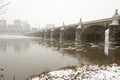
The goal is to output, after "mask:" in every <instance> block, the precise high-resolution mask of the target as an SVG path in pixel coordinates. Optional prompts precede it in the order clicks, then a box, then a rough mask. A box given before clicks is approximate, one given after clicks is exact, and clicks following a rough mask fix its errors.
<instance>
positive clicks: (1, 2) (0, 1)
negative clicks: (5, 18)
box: [0, 0, 10, 15]
mask: <svg viewBox="0 0 120 80" xmlns="http://www.w3.org/2000/svg"><path fill="white" fill-rule="evenodd" d="M9 3H10V2H9V1H7V2H6V1H5V0H0V15H2V14H3V13H5V12H6V10H7V8H6V6H7V5H8V4H9Z"/></svg>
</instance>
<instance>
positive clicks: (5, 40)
mask: <svg viewBox="0 0 120 80" xmlns="http://www.w3.org/2000/svg"><path fill="white" fill-rule="evenodd" d="M77 47H79V48H77ZM106 49H108V48H106ZM104 51H105V50H104V45H103V44H99V45H96V44H92V43H90V44H84V45H75V44H74V43H72V42H68V43H66V42H63V43H61V44H59V43H58V41H54V42H50V41H43V40H40V39H39V38H31V37H25V36H20V35H19V36H18V35H9V36H8V35H0V68H1V69H2V68H3V69H4V70H3V71H0V75H3V76H0V78H1V77H3V78H4V80H13V78H15V80H26V78H27V77H29V76H31V75H34V74H39V73H41V72H44V71H50V70H56V69H60V68H61V67H65V66H73V65H81V64H110V63H114V62H119V61H120V48H112V49H110V50H107V53H105V52H104Z"/></svg>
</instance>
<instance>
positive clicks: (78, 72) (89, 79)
mask: <svg viewBox="0 0 120 80" xmlns="http://www.w3.org/2000/svg"><path fill="white" fill-rule="evenodd" d="M28 80H120V66H117V64H112V65H109V66H104V65H102V66H99V65H83V66H81V67H69V68H64V69H61V70H58V71H51V72H48V73H42V74H41V75H39V77H38V76H36V77H34V78H32V77H31V78H29V79H28Z"/></svg>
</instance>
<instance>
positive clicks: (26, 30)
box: [23, 21, 30, 33]
mask: <svg viewBox="0 0 120 80" xmlns="http://www.w3.org/2000/svg"><path fill="white" fill-rule="evenodd" d="M23 32H24V33H29V32H30V24H28V22H27V21H24V22H23Z"/></svg>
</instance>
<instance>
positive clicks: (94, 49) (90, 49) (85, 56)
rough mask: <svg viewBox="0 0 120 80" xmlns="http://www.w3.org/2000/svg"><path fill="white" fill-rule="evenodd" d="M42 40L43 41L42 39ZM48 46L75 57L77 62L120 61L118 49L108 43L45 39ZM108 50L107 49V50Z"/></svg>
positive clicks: (108, 62) (103, 62)
mask: <svg viewBox="0 0 120 80" xmlns="http://www.w3.org/2000/svg"><path fill="white" fill-rule="evenodd" d="M43 42H44V41H43ZM44 43H46V45H48V47H50V48H53V49H55V50H58V51H60V52H62V54H63V55H68V56H72V57H74V58H76V59H77V60H78V61H79V64H111V63H114V62H116V63H118V62H119V61H120V59H119V58H120V57H119V56H120V54H119V53H120V49H119V48H115V47H114V48H110V47H109V45H108V44H105V45H104V44H103V43H102V44H94V43H88V44H74V43H72V42H62V43H58V41H56V42H50V41H49V40H48V41H45V42H44ZM108 50H109V51H108Z"/></svg>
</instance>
